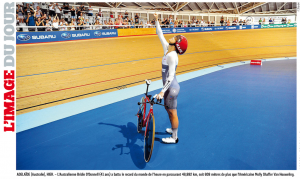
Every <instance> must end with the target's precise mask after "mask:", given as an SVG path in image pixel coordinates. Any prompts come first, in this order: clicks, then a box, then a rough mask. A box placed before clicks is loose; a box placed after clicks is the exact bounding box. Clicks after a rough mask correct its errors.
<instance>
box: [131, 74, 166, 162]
mask: <svg viewBox="0 0 300 179" xmlns="http://www.w3.org/2000/svg"><path fill="white" fill-rule="evenodd" d="M145 81H146V84H147V89H146V93H145V97H142V99H141V101H140V102H138V105H139V110H138V113H137V132H138V133H141V132H142V128H143V127H146V128H145V133H144V159H145V161H146V162H149V161H150V159H151V155H152V151H153V146H154V139H155V118H154V114H153V105H154V104H158V105H161V106H165V105H163V104H160V103H161V100H156V102H154V99H155V98H156V95H154V96H153V98H152V99H151V97H152V95H148V88H149V85H150V84H151V80H145ZM147 103H149V104H150V109H149V111H148V114H147V115H146V106H147V105H146V104H147Z"/></svg>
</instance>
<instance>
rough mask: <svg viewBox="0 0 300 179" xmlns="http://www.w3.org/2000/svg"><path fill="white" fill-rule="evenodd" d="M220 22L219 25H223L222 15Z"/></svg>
mask: <svg viewBox="0 0 300 179" xmlns="http://www.w3.org/2000/svg"><path fill="white" fill-rule="evenodd" d="M220 23H221V26H223V23H224V17H223V16H222V17H221V20H220Z"/></svg>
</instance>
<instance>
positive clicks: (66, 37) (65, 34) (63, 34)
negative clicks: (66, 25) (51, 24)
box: [61, 32, 71, 39]
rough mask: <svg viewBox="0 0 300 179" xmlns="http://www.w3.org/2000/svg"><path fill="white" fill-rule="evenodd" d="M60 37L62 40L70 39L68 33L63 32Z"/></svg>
mask: <svg viewBox="0 0 300 179" xmlns="http://www.w3.org/2000/svg"><path fill="white" fill-rule="evenodd" d="M61 37H62V38H64V39H68V38H70V37H71V34H70V33H68V32H64V33H62V34H61Z"/></svg>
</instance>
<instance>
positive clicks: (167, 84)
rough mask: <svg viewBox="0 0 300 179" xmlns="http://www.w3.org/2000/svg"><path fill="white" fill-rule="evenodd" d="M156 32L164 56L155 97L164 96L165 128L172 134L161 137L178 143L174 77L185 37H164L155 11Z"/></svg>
mask: <svg viewBox="0 0 300 179" xmlns="http://www.w3.org/2000/svg"><path fill="white" fill-rule="evenodd" d="M154 17H155V19H156V20H155V25H156V34H157V35H158V37H159V39H160V42H161V43H162V46H163V49H164V57H163V59H162V80H163V85H164V86H163V88H162V90H161V92H160V93H159V94H158V95H157V97H156V98H157V99H162V98H164V103H165V105H166V106H168V108H167V107H166V111H167V112H168V115H169V119H170V122H171V125H172V128H167V129H166V131H167V132H168V133H170V134H172V137H169V138H163V139H162V141H163V142H164V143H178V136H177V132H178V124H179V121H178V116H177V96H178V93H179V90H180V86H179V84H178V82H177V79H176V75H175V73H176V68H177V65H178V53H179V54H180V55H182V54H184V52H185V51H186V49H187V45H188V44H187V39H186V38H185V37H184V36H182V35H177V36H174V37H173V38H171V39H169V43H168V42H167V41H166V39H165V38H164V35H163V33H162V30H161V27H160V25H159V22H158V15H157V14H156V13H155V14H154Z"/></svg>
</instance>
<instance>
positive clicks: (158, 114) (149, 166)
mask: <svg viewBox="0 0 300 179" xmlns="http://www.w3.org/2000/svg"><path fill="white" fill-rule="evenodd" d="M223 67H224V68H223V70H213V71H214V72H213V73H208V74H206V75H202V76H199V77H196V76H195V77H194V78H191V79H189V80H181V82H180V86H181V91H180V93H179V97H178V115H179V130H178V136H179V143H178V144H176V145H166V144H163V143H161V138H163V137H168V136H169V134H167V133H165V128H166V127H170V124H169V120H168V117H167V113H166V112H165V110H164V108H163V107H161V106H155V108H154V113H155V114H154V115H155V119H156V141H155V144H154V151H153V155H152V158H151V161H150V162H149V163H145V162H144V159H143V140H144V139H143V135H142V134H138V133H137V132H136V117H135V116H134V115H135V113H136V112H137V108H138V106H137V102H138V101H139V100H140V98H141V97H142V95H138V96H133V97H130V98H127V99H123V100H120V101H118V102H114V103H111V104H107V105H102V106H101V107H95V108H93V109H91V110H85V111H83V112H78V113H77V114H71V113H68V112H64V113H68V114H65V117H62V119H59V118H61V113H62V112H60V110H58V107H57V108H52V114H51V113H50V111H51V110H50V109H49V110H48V109H46V110H44V111H43V110H40V111H39V112H36V113H29V114H24V115H20V116H17V125H18V126H17V130H18V131H19V132H18V133H17V154H16V155H17V166H16V168H17V169H18V170H73V169H74V170H139V169H145V170H177V169H180V170H190V169H191V170H240V169H241V170H295V169H296V152H297V148H296V147H297V146H296V139H297V138H296V131H297V129H296V126H297V124H296V59H295V58H294V59H289V60H276V61H268V60H267V61H264V62H263V65H262V66H250V65H249V63H246V64H243V65H241V64H239V65H236V66H233V67H231V68H226V65H224V66H223ZM215 68H219V69H222V67H215ZM202 71H203V70H202ZM204 71H205V70H204ZM193 74H194V73H193ZM187 75H189V74H187ZM178 79H179V81H180V77H179V76H178ZM155 83H156V82H154V83H153V85H154V86H155ZM151 85H152V84H151ZM161 85H162V84H161V82H160V81H159V82H157V86H160V87H161ZM145 87H146V85H142V87H141V88H140V89H142V91H140V92H139V94H141V93H143V92H144V90H145ZM125 90H131V89H125ZM121 91H122V90H121ZM159 91H160V89H159V87H157V88H156V89H155V90H152V92H151V94H156V93H158V92H159ZM94 99H95V98H94ZM107 100H109V98H107ZM79 102H80V101H79ZM82 102H83V101H82ZM98 102H99V103H105V102H103V101H100V100H98ZM94 103H97V100H94V102H93V103H91V105H92V104H94ZM78 105H79V106H80V104H78ZM62 107H63V106H62ZM84 107H86V105H84V104H83V103H82V108H84ZM65 109H66V106H65ZM65 109H64V110H62V111H66V110H65ZM69 111H76V109H74V108H70V106H69ZM78 111H80V110H78ZM37 116H38V117H37ZM57 116H60V117H57ZM62 116H63V115H62ZM35 118H36V119H35ZM49 118H51V119H54V118H55V119H54V120H52V121H51V120H48V119H49ZM56 118H57V119H56ZM58 119H59V120H58ZM30 121H31V124H28V122H29V123H30ZM25 123H27V126H25ZM33 123H35V124H33ZM24 126H25V127H24Z"/></svg>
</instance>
